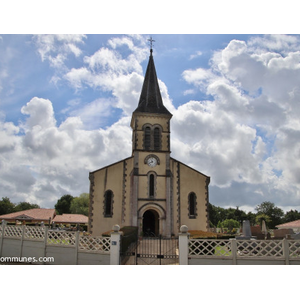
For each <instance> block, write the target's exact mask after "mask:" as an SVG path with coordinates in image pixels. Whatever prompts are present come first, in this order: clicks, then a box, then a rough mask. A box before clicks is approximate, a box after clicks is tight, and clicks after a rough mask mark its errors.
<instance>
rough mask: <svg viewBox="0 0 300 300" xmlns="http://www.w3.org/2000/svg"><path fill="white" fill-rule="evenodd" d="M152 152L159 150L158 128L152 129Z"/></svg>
mask: <svg viewBox="0 0 300 300" xmlns="http://www.w3.org/2000/svg"><path fill="white" fill-rule="evenodd" d="M154 150H160V130H159V128H158V127H155V128H154Z"/></svg>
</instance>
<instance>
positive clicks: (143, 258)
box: [125, 236, 179, 265]
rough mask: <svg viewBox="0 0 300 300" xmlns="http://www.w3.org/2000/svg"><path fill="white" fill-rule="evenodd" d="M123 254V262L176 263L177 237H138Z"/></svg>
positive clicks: (177, 260)
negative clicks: (124, 256)
mask: <svg viewBox="0 0 300 300" xmlns="http://www.w3.org/2000/svg"><path fill="white" fill-rule="evenodd" d="M125 255H126V256H127V259H126V262H125V264H131V265H132V264H135V265H177V264H178V263H179V255H178V238H175V237H171V238H167V237H162V236H158V237H156V236H154V237H148V236H143V237H139V239H138V241H137V242H136V244H135V245H134V246H133V247H131V249H130V250H129V251H128V252H127V253H126V254H125Z"/></svg>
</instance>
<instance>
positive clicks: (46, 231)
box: [44, 226, 49, 264]
mask: <svg viewBox="0 0 300 300" xmlns="http://www.w3.org/2000/svg"><path fill="white" fill-rule="evenodd" d="M44 229H45V231H44V234H45V237H44V257H46V256H47V241H48V229H49V228H48V226H45V227H44ZM44 264H46V262H44Z"/></svg>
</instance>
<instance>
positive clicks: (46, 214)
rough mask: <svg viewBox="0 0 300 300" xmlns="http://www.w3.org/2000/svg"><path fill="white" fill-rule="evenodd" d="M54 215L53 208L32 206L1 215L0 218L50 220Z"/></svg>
mask: <svg viewBox="0 0 300 300" xmlns="http://www.w3.org/2000/svg"><path fill="white" fill-rule="evenodd" d="M54 216H55V209H51V208H32V209H27V210H22V211H18V212H13V213H10V214H5V215H1V216H0V219H5V220H15V219H19V220H20V219H22V220H45V221H49V218H50V219H51V220H52V219H53V218H54Z"/></svg>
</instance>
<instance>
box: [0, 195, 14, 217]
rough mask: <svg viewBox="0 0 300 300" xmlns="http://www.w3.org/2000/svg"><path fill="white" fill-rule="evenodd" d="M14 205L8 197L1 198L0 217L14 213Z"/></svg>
mask: <svg viewBox="0 0 300 300" xmlns="http://www.w3.org/2000/svg"><path fill="white" fill-rule="evenodd" d="M14 209H15V204H14V203H12V202H11V201H10V199H9V198H8V197H2V200H1V201H0V215H6V214H10V213H12V212H14Z"/></svg>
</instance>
